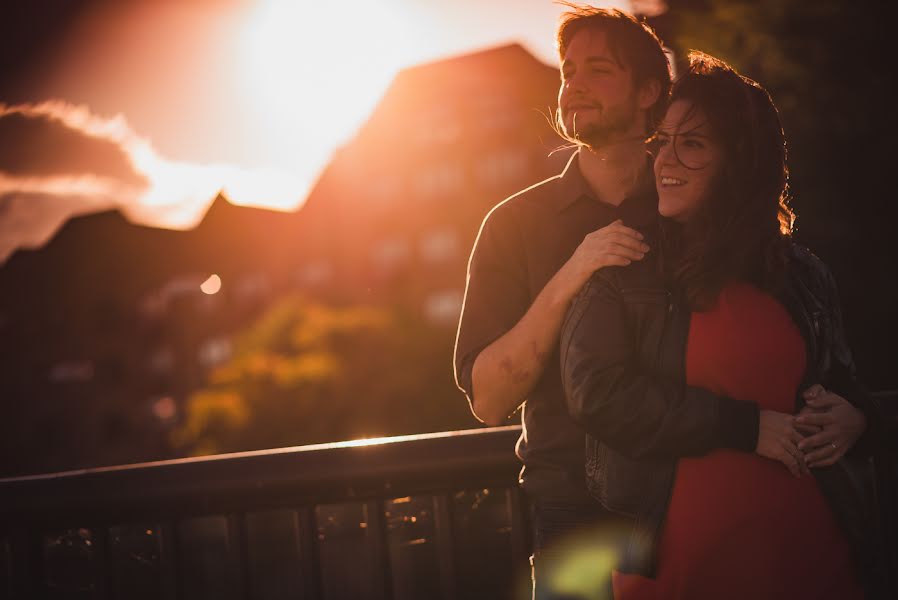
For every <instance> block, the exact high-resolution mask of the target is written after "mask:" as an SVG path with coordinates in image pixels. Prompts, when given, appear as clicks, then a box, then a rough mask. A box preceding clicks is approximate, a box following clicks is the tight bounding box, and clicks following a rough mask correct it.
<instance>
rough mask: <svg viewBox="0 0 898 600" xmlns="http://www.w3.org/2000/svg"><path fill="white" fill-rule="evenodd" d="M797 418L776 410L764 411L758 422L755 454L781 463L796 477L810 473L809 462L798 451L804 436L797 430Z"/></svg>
mask: <svg viewBox="0 0 898 600" xmlns="http://www.w3.org/2000/svg"><path fill="white" fill-rule="evenodd" d="M795 419H796V417H795V416H794V415H788V414H786V413H781V412H777V411H775V410H762V411H761V416H760V420H759V422H758V445H757V447H756V448H755V454H758V455H760V456H764V457H766V458H770V459H772V460H776V461H779V462H781V463H783V465H785V466H786V468H787V469H789V471H790V472H791V473H792V474H793V475H794V476H796V477H801V474H802V473H808V472H809V471H808V466H807V462H806V461H805V457H804V455H803V454H802V452H801V450H799V449H798V445H799V444H800V443H801V442H802V439H803V436H802V434H801V433H800V432H799V431H798V429H797V428H796V424H795Z"/></svg>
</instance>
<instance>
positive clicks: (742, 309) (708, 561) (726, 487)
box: [615, 284, 863, 600]
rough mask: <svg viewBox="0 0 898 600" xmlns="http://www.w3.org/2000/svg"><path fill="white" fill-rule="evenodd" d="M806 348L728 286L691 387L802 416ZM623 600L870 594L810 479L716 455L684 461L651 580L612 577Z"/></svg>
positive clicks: (704, 331)
mask: <svg viewBox="0 0 898 600" xmlns="http://www.w3.org/2000/svg"><path fill="white" fill-rule="evenodd" d="M805 360H806V356H805V345H804V341H803V340H802V338H801V335H800V333H799V332H798V329H797V328H796V327H795V325H794V324H793V322H792V320H791V319H790V317H789V315H788V313H787V312H786V310H785V309H784V308H783V307H782V306H781V305H780V304H779V303H778V302H777V301H776V300H775V299H774V298H773V297H771V296H770V295H768V294H765V293H763V292H761V291H759V290H758V289H757V288H754V287H752V286H750V285H747V284H732V285H729V286H727V287H726V288H725V289H724V290H723V292H722V293H721V295H720V298H719V301H718V303H717V306H715V307H714V308H713V309H712V310H710V311H708V312H703V313H695V314H693V316H692V322H691V325H690V328H689V338H688V342H687V351H686V380H687V382H688V383H689V385H692V386H695V387H702V388H705V389H708V390H712V391H714V392H717V393H719V394H722V395H727V396H730V397H732V398H738V399H742V400H751V401H754V402H757V403H758V405H759V406H760V407H761V408H762V409H771V410H776V411H779V412H785V413H794V412H795V394H796V391H797V389H798V385H799V383H800V382H801V378H802V375H803V373H804V369H805ZM615 597H616V598H624V599H627V600H631V599H632V600H636V599H639V600H642V599H644V598H659V599H664V600H668V599H677V598H683V599H686V598H688V599H690V600H701V599H705V598H708V599H717V598H727V599H740V598H745V599H759V598H764V599H778V598H782V599H790V600H792V599H796V598H799V599H800V598H813V599H815V600H818V599H830V598H831V599H833V600H836V599H838V600H849V599H854V598H863V592H862V590H861V588H860V586H859V584H858V583H857V579H856V577H855V574H854V568H853V566H852V564H851V559H850V556H849V547H848V543H847V540H846V539H845V536H844V534H843V533H842V531H841V530H840V529H839V526H838V524H837V523H836V520H835V517H834V516H833V513H832V510H831V509H830V508H829V506H828V505H827V504H826V502H825V500H824V498H823V495H822V493H821V492H820V490H819V488H818V487H817V483H816V481H815V480H814V478H813V476H807V475H804V476H802V477H801V478H795V477H794V476H793V475H792V474H791V473H790V472H789V471H788V470H787V469H786V467H785V466H784V465H782V464H781V463H779V462H776V461H773V460H770V459H766V458H763V457H760V456H758V455H756V454H749V453H745V452H736V451H732V450H716V451H714V452H711V453H710V454H708V455H706V456H703V457H698V458H684V459H681V460H680V461H679V463H678V466H677V475H676V480H675V483H674V488H673V495H672V497H671V502H670V507H669V509H668V512H667V518H666V521H665V524H664V531H663V534H662V536H661V540H660V545H659V556H658V573H657V579H655V580H654V581H652V580H648V579H645V578H641V577H636V576H620V575H616V577H615Z"/></svg>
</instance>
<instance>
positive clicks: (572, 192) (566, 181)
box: [558, 152, 655, 212]
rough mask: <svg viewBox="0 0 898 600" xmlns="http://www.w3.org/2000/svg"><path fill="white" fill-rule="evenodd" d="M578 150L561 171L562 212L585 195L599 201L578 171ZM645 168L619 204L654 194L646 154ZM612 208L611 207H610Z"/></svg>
mask: <svg viewBox="0 0 898 600" xmlns="http://www.w3.org/2000/svg"><path fill="white" fill-rule="evenodd" d="M579 154H580V153H579V152H574V153H573V154H572V155H571V157H570V158H569V159H568V161H567V165H566V166H565V167H564V170H563V171H562V172H561V190H560V193H559V195H558V196H559V201H558V212H563V211H564V210H566V209H567V208H568V207H569V206H571V205H572V204H574V203H575V202H577V201H578V200H580V199H581V198H583V197H586V198H587V199H589V200H590V201H592V202H599V199H598V198H596V196H595V194H593V192H592V189H591V188H590V187H589V184H588V183H586V179H585V178H584V177H583V173H582V172H581V171H580V161H579V160H578V156H579ZM646 163H647V165H646V169H645V170H644V171H643V173H642V175H641V176H640V178H639V181H637V182H636V185H635V186H634V187H633V190H632V191H631V192H630V193H629V194H628V195H627V197H626V198H625V199H624V201H623V202H621V206H622V205H623V204H626V203H627V202H629V201H630V200H631V199H634V200H639V199H643V198H653V197H654V195H655V177H654V174H653V172H652V159H651V156H649V155H648V154H646ZM611 208H613V207H611Z"/></svg>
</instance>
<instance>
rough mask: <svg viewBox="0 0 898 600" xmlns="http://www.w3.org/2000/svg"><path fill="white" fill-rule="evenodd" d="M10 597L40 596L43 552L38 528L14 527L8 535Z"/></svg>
mask: <svg viewBox="0 0 898 600" xmlns="http://www.w3.org/2000/svg"><path fill="white" fill-rule="evenodd" d="M9 553H10V556H9V560H10V577H11V581H10V582H9V590H10V594H11V596H10V597H11V598H14V599H18V598H40V597H41V596H42V593H41V592H42V590H41V587H42V577H43V568H42V567H43V554H42V548H41V534H40V530H39V529H37V528H35V529H33V530H26V529H14V530H13V531H12V532H11V534H10V536H9Z"/></svg>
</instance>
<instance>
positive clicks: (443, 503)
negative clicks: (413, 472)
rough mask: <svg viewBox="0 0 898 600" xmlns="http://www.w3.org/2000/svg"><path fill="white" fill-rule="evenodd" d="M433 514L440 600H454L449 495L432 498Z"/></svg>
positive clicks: (452, 532) (454, 577) (453, 566)
mask: <svg viewBox="0 0 898 600" xmlns="http://www.w3.org/2000/svg"><path fill="white" fill-rule="evenodd" d="M433 512H434V517H435V519H434V520H435V521H436V547H437V560H438V561H439V568H440V591H441V594H440V596H441V598H442V600H454V599H455V598H457V597H458V591H457V590H458V586H457V585H456V576H457V575H456V568H455V530H454V521H453V518H452V497H451V493H446V494H437V495H435V496H434V497H433Z"/></svg>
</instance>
